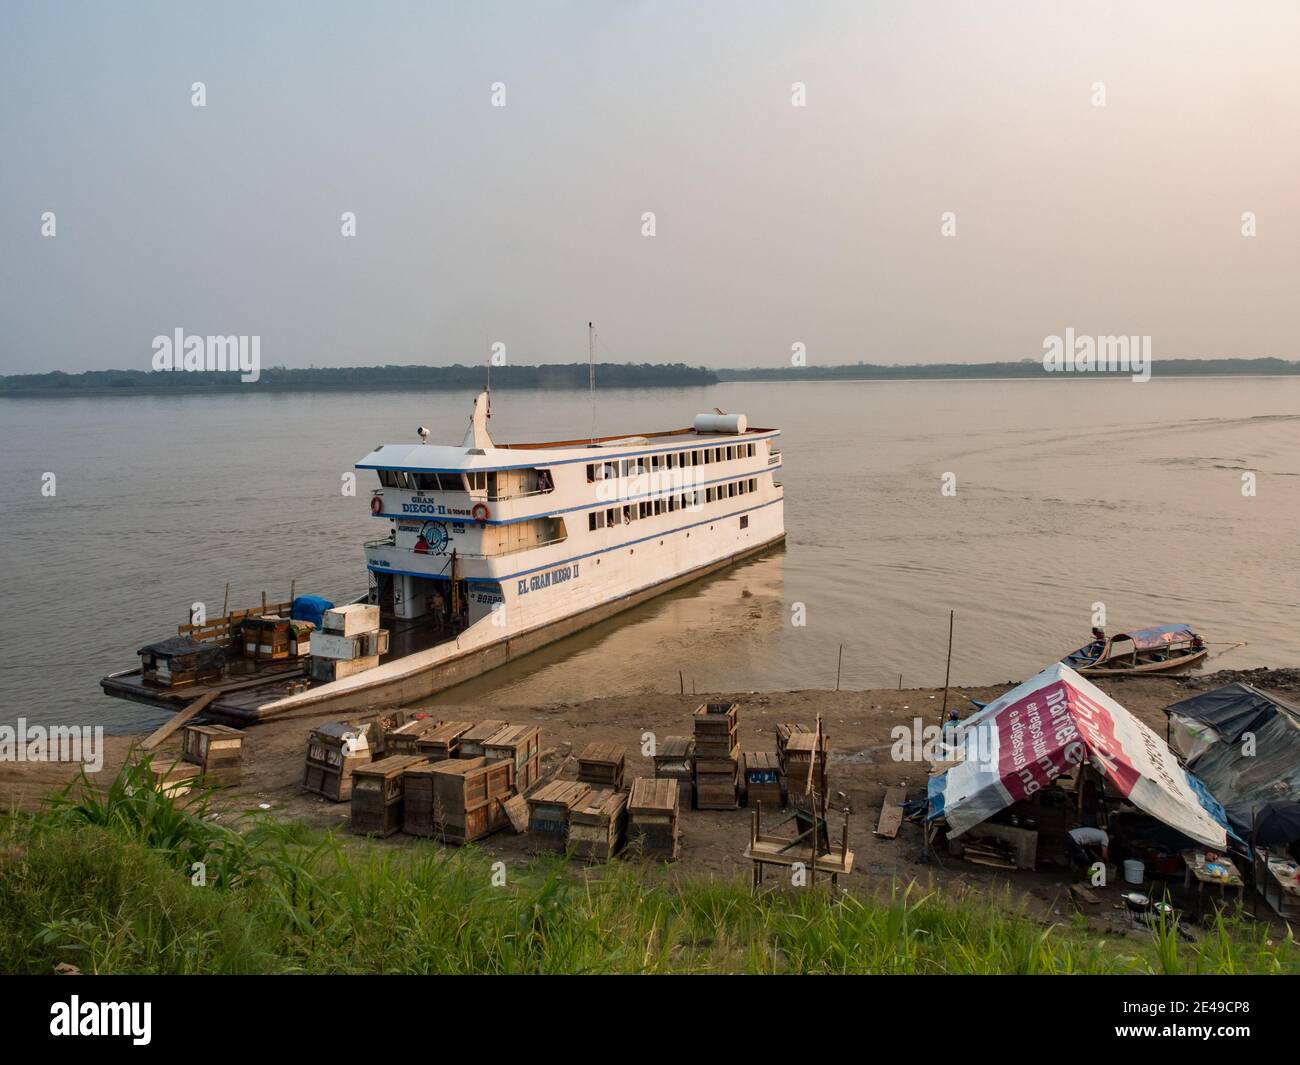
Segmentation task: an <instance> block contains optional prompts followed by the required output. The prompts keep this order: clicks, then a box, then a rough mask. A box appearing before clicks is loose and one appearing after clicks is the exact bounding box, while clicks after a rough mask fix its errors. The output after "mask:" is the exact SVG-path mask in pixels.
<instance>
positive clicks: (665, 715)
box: [0, 668, 1300, 920]
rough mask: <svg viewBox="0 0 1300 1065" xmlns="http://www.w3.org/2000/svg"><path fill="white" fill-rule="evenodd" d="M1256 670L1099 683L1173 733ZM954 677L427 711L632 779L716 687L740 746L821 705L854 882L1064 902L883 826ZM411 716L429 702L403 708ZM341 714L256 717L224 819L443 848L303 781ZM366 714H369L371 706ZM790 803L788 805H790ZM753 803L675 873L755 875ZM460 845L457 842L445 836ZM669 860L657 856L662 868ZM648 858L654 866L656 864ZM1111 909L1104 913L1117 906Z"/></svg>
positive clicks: (696, 823)
mask: <svg viewBox="0 0 1300 1065" xmlns="http://www.w3.org/2000/svg"><path fill="white" fill-rule="evenodd" d="M1234 680H1244V681H1246V682H1248V683H1253V684H1255V685H1256V686H1258V687H1260V688H1262V689H1265V690H1267V691H1270V692H1272V693H1274V694H1277V695H1279V696H1281V697H1283V698H1288V699H1290V700H1291V701H1297V699H1300V669H1297V668H1284V669H1275V670H1273V669H1270V670H1247V671H1232V670H1225V671H1220V672H1217V673H1212V674H1202V675H1197V674H1194V673H1193V674H1189V675H1186V676H1182V677H1134V678H1119V679H1100V680H1098V681H1096V682H1095V683H1097V685H1098V687H1100V688H1102V689H1103V690H1105V691H1106V692H1107V693H1108V694H1110V695H1112V696H1113V697H1114V698H1116V699H1117V700H1118V701H1119V702H1120V703H1121V704H1123V705H1124V706H1125V707H1126V708H1127V709H1128V710H1130V711H1131V712H1132V713H1133V714H1134V715H1135V716H1137V717H1138V718H1139V719H1140V720H1142V721H1143V722H1145V723H1146V724H1147V725H1148V726H1150V727H1151V728H1152V729H1153V730H1154V731H1155V732H1156V733H1157V734H1159V735H1161V736H1164V735H1165V720H1166V719H1165V715H1164V713H1163V708H1164V707H1165V706H1167V705H1169V704H1170V703H1173V702H1176V701H1178V700H1179V699H1182V698H1185V697H1186V696H1187V695H1188V694H1189V693H1190V692H1193V691H1197V690H1206V689H1209V688H1214V687H1218V686H1220V685H1222V684H1227V683H1230V682H1232V681H1234ZM1011 686H1014V684H1012V683H1011V682H1008V683H1006V684H1000V685H992V686H965V685H955V686H953V687H951V688H950V689H949V704H948V705H949V706H950V707H953V706H955V707H957V708H958V710H959V712H960V713H961V716H962V717H963V718H965V717H969V716H970V715H971V714H972V713H974V712H975V708H974V706H973V705H972V704H971V702H970V701H969V700H970V699H971V698H974V699H978V700H979V701H980V702H987V701H990V700H992V699H995V698H997V697H998V696H1000V695H1001V694H1003V693H1004V692H1005V691H1007V690H1009V687H1011ZM942 698H943V689H942V688H941V687H939V688H903V689H901V690H900V689H867V690H858V691H848V690H845V691H834V690H826V689H813V690H803V691H789V692H779V691H778V692H731V693H722V692H719V693H699V694H694V695H682V694H678V693H670V694H665V693H657V692H651V691H645V692H642V693H638V694H636V695H624V696H606V697H602V698H597V699H591V700H585V701H581V702H565V701H559V702H551V703H542V704H528V705H516V706H496V705H486V704H483V703H477V704H470V705H458V704H455V703H451V704H439V705H432V706H429V707H428V709H427V712H428V713H430V714H431V715H433V716H436V717H439V718H441V719H443V720H457V721H460V720H463V721H471V722H478V721H482V720H486V719H504V720H506V721H508V722H510V723H512V724H524V725H532V724H537V725H539V726H540V727H541V730H542V734H541V751H542V772H541V780H542V781H543V782H544V781H546V780H548V779H553V778H558V779H573V778H575V777H576V772H577V766H576V755H577V753H578V752H579V751H580V750H582V748H583V747H585V745H586V744H587V743H590V742H609V743H618V744H622V745H623V746H624V747H625V748H626V751H627V769H626V775H625V786H627V785H630V782H631V780H632V779H633V778H635V777H638V776H652V775H653V763H652V762H651V760H650V758H648V757H645V756H643V755H642V753H641V736H642V735H643V733H645V732H653V733H654V734H655V736H656V738H657V739H662V738H663V737H666V736H671V735H678V736H683V735H689V734H690V729H691V712H692V711H693V710H694V708H695V707H696V706H698V705H699V704H700V703H701V702H703V701H705V700H706V699H728V700H732V701H735V702H738V703H739V704H740V711H739V740H740V748H741V750H742V751H775V749H776V740H775V731H774V730H775V726H776V724H777V723H786V722H798V723H801V724H805V725H808V726H809V727H811V726H812V725H813V724H814V722H815V719H816V716H817V715H818V714H819V713H820V714H821V715H822V724H823V730H824V731H825V733H826V734H827V737H828V740H829V747H830V763H829V791H830V802H831V807H832V813H831V818H830V819H831V825H832V830H833V832H838V830H839V826H840V825H841V824H842V814H841V813H839V812H837V811H838V810H841V809H845V808H847V809H848V811H849V815H848V816H849V822H848V823H849V846H850V848H851V849H852V850H853V851H854V852H855V855H856V860H855V864H854V869H853V872H852V874H851V875H849V876H848V877H846V878H844V879H843V880H842V881H841V886H842V887H845V888H847V889H848V890H849V891H854V892H865V893H867V894H873V895H879V894H881V893H882V892H884V893H886V894H891V893H892V891H893V889H894V886H895V885H896V884H900V883H906V882H910V881H917V882H920V883H923V884H927V885H929V889H930V890H936V891H939V892H941V893H943V894H945V895H948V894H957V895H964V894H967V893H969V892H970V891H972V890H973V891H976V892H978V893H980V894H981V895H985V896H988V897H990V898H992V897H995V896H998V895H1001V894H1005V893H1006V892H1007V891H1008V890H1011V891H1014V892H1015V893H1016V895H1017V897H1019V898H1022V899H1023V900H1024V901H1025V903H1026V904H1027V906H1028V908H1029V910H1030V911H1031V912H1034V913H1037V914H1039V915H1040V916H1046V915H1050V914H1059V913H1061V912H1063V911H1062V910H1061V909H1060V907H1061V905H1063V899H1064V897H1065V896H1066V894H1067V892H1068V884H1069V881H1070V877H1069V874H1068V872H1066V871H1065V870H1060V871H1056V870H1035V871H1032V872H1027V871H1017V872H1012V873H1004V872H1001V871H998V870H994V869H988V868H983V867H979V866H976V865H973V864H970V863H966V862H963V861H960V860H958V859H955V858H950V857H948V856H947V855H946V854H945V855H941V856H940V859H939V861H938V862H937V863H936V862H928V861H923V860H922V857H923V856H922V848H921V839H922V834H921V830H920V828H919V826H916V825H912V824H908V823H906V822H905V823H904V825H903V827H902V830H901V831H900V832H899V833H898V836H897V838H896V839H893V840H889V839H882V838H878V837H876V836H875V834H874V829H875V828H876V825H877V820H878V818H879V814H880V809H881V804H882V802H883V800H884V795H885V791H886V789H887V788H890V787H896V786H899V785H902V786H905V787H907V789H908V797H909V798H912V799H915V798H921V797H923V796H924V794H925V782H926V779H927V767H926V766H925V764H924V763H921V762H917V761H900V762H895V761H893V760H892V759H891V757H890V746H891V736H890V733H891V730H892V729H893V728H895V727H896V726H900V725H902V726H906V727H908V728H910V727H912V723H913V722H914V721H915V720H916V719H920V721H921V723H922V724H923V725H929V724H936V725H937V724H939V719H940V717H941V708H942V705H943V704H942ZM405 709H406V711H407V714H408V719H409V716H410V714H411V713H412V712H413V711H417V710H419V709H420V706H419V705H415V706H410V707H406V708H405ZM339 716H340V715H338V714H329V713H326V714H319V713H318V714H314V715H311V714H304V715H303V716H301V717H295V718H287V719H283V720H278V721H270V722H266V723H264V724H260V725H257V726H255V727H250V728H248V729H247V730H245V733H244V735H245V741H244V763H243V775H242V779H241V782H240V783H239V784H238V785H236V786H234V787H231V788H227V789H222V790H221V791H219V792H215V793H213V794H212V796H211V799H210V808H211V810H212V811H214V812H215V813H216V814H217V816H218V819H219V820H220V821H221V822H222V823H226V824H231V823H233V822H234V821H235V820H236V818H238V817H239V816H241V815H244V814H248V813H258V812H260V811H261V808H262V805H263V804H266V805H267V806H268V807H269V816H271V817H273V818H275V819H277V820H280V821H287V822H298V823H302V824H305V825H307V826H309V827H311V828H314V829H320V830H331V829H332V830H336V831H337V832H339V834H340V838H342V839H344V840H345V841H347V842H348V843H349V844H350V845H354V846H360V847H365V848H380V849H388V848H394V847H396V848H409V847H430V846H432V847H436V848H440V849H442V845H441V844H438V843H436V842H433V841H430V840H424V839H417V838H415V837H411V836H406V835H402V834H400V833H399V834H397V835H393V836H389V837H387V838H384V839H374V840H370V839H366V838H365V837H362V836H359V835H355V834H353V833H352V832H351V831H350V830H349V828H348V821H349V815H350V808H349V804H348V803H332V802H329V801H327V800H325V799H324V798H322V797H320V796H318V795H314V794H311V793H309V792H306V791H304V790H303V789H302V787H301V779H302V771H303V761H304V754H305V748H306V741H307V735H308V732H309V731H310V730H311V728H313V727H314V726H315V725H317V724H320V723H323V722H326V721H332V720H337V719H338V718H339ZM365 716H367V715H357V717H356V718H354V719H362V718H364V717H365ZM145 734H146V733H144V732H141V733H137V734H132V735H120V736H105V737H104V766H103V769H102V770H101V772H100V773H99V774H97V775H96V776H95V777H94V778H93V780H94V781H95V783H98V784H102V785H104V786H106V785H107V784H108V783H109V782H110V781H111V780H112V778H113V776H114V775H115V773H116V771H117V769H118V768H119V767H120V766H121V764H122V763H123V761H124V759H125V758H126V756H127V754H128V753H129V752H130V750H131V748H132V747H133V745H134V744H135V743H137V742H138V741H139V740H140V739H141V738H142V737H143V736H144V735H145ZM179 742H180V733H179V732H177V733H176V734H175V735H174V736H172V737H170V738H169V739H168V740H167V741H166V742H165V743H163V744H162V745H161V746H160V748H159V749H158V751H157V752H155V754H154V757H155V760H159V759H168V760H170V759H174V758H176V757H178V756H179ZM76 775H77V772H76V769H74V768H73V767H72V766H71V765H69V764H67V763H16V762H7V763H0V799H3V801H4V802H5V804H6V805H7V806H8V807H9V808H11V809H14V808H17V809H19V810H33V809H35V808H36V807H38V806H39V804H40V801H41V799H42V798H44V797H45V796H46V795H48V794H49V793H50V792H51V791H53V790H55V789H57V788H59V787H61V786H63V785H65V784H67V783H69V782H70V781H72V780H75V778H76ZM782 816H784V815H782ZM751 817H752V811H751V810H750V809H747V808H745V807H740V808H738V809H735V810H724V811H711V810H683V811H682V814H681V822H680V824H681V832H682V845H681V857H680V859H679V860H678V861H677V862H674V863H672V864H671V865H669V866H667V873H668V875H669V877H670V879H671V878H675V877H693V878H705V879H732V878H736V877H746V876H748V875H749V872H750V865H749V862H748V861H747V860H746V859H745V858H744V857H743V851H744V849H745V845H746V843H747V841H748V835H749V830H750V820H751ZM474 847H475V851H476V852H477V853H478V854H479V855H481V856H482V857H483V858H484V859H486V860H488V861H494V860H501V861H505V862H506V863H507V864H518V863H526V862H528V861H530V860H531V859H532V857H533V855H534V851H533V849H532V847H531V846H530V845H529V837H528V836H527V835H526V834H525V835H521V836H516V835H513V834H512V833H511V832H510V831H509V830H508V829H506V830H504V831H500V832H497V833H495V834H493V835H491V836H488V837H486V838H485V839H483V840H480V841H479V842H478V843H476V844H475V845H474ZM445 849H446V850H448V851H455V850H457V848H454V847H446V848H445ZM662 869H663V867H658V866H656V867H654V870H655V871H661V870H662ZM649 871H650V867H647V872H649ZM1106 916H1107V915H1105V914H1103V915H1102V917H1101V918H1100V919H1102V920H1105V919H1106Z"/></svg>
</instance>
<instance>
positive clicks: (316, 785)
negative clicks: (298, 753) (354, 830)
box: [302, 721, 373, 802]
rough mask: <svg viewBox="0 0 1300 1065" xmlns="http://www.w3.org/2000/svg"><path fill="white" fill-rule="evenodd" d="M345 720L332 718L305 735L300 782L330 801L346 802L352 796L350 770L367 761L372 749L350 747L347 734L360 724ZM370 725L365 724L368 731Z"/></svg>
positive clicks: (368, 761) (366, 763) (356, 728)
mask: <svg viewBox="0 0 1300 1065" xmlns="http://www.w3.org/2000/svg"><path fill="white" fill-rule="evenodd" d="M363 727H365V726H358V725H353V724H350V723H349V722H346V721H337V722H331V723H330V724H328V725H321V726H320V727H319V728H316V729H313V730H312V732H311V734H310V735H309V736H308V737H307V762H306V766H305V767H304V769H303V777H302V786H303V787H304V788H306V789H307V790H308V791H312V792H315V793H316V794H317V795H324V796H325V798H327V799H329V800H331V801H332V802H347V801H348V800H350V799H351V798H352V774H353V773H354V772H355V771H356V769H357V767H358V766H363V765H369V764H370V761H371V757H372V754H373V752H372V751H371V750H370V748H369V747H368V746H367V747H362V748H361V749H360V750H355V751H354V750H349V745H348V743H347V739H346V737H347V736H348V735H349V734H352V733H355V732H357V731H358V730H359V729H360V728H363ZM369 731H370V729H369V728H366V732H367V733H369Z"/></svg>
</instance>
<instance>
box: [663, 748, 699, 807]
mask: <svg viewBox="0 0 1300 1065" xmlns="http://www.w3.org/2000/svg"><path fill="white" fill-rule="evenodd" d="M654 763H655V778H656V779H659V780H675V781H676V782H677V793H678V802H679V804H680V806H681V808H682V809H690V806H691V788H692V787H694V784H695V741H694V740H693V739H691V737H690V736H667V737H665V738H664V739H663V740H661V741H660V742H659V743H657V744H656V745H655V753H654Z"/></svg>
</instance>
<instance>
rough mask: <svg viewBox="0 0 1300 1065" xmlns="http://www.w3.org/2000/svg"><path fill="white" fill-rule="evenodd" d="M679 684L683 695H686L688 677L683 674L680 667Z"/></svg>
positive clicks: (678, 673)
mask: <svg viewBox="0 0 1300 1065" xmlns="http://www.w3.org/2000/svg"><path fill="white" fill-rule="evenodd" d="M677 686H678V689H679V690H680V691H681V693H682V694H683V695H685V694H686V677H685V676H684V675H683V674H682V671H681V670H680V669H679V670H678V671H677Z"/></svg>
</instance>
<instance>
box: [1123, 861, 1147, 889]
mask: <svg viewBox="0 0 1300 1065" xmlns="http://www.w3.org/2000/svg"><path fill="white" fill-rule="evenodd" d="M1145 874H1146V867H1145V866H1144V865H1143V864H1142V863H1141V862H1139V861H1138V860H1137V859H1136V858H1125V859H1124V880H1125V881H1126V882H1127V883H1129V884H1140V883H1142V880H1143V878H1144V876H1145Z"/></svg>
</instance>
